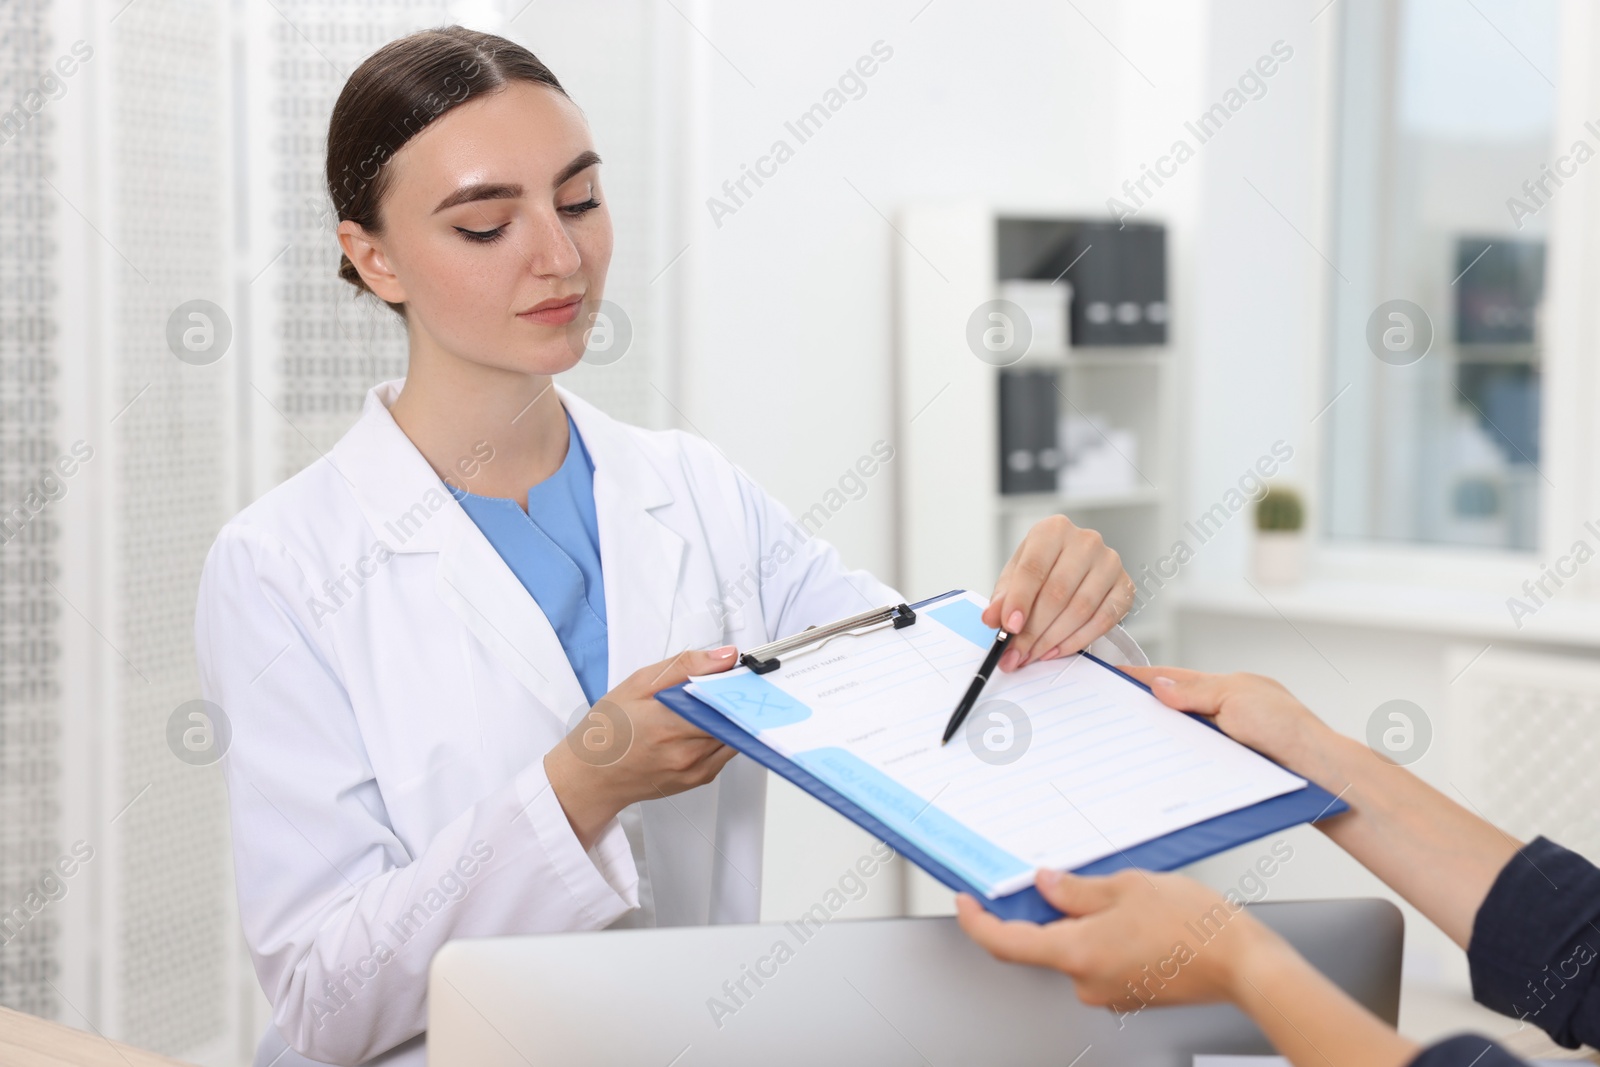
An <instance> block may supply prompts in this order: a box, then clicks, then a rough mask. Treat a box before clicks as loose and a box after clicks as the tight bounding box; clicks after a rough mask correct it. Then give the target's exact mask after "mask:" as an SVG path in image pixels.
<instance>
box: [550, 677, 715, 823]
mask: <svg viewBox="0 0 1600 1067" xmlns="http://www.w3.org/2000/svg"><path fill="white" fill-rule="evenodd" d="M734 652H735V650H734V647H733V646H732V645H724V646H723V647H722V648H716V649H711V650H709V651H689V652H682V653H679V654H678V655H676V656H674V657H673V658H671V659H669V660H663V661H662V662H660V663H656V664H652V665H651V666H649V667H643V668H641V669H639V670H637V671H635V672H633V674H631V675H629V676H628V677H627V678H626V679H624V680H623V681H622V683H621V684H619V685H618V686H617V687H616V688H615V689H613V690H611V692H609V693H607V694H606V695H605V696H603V697H601V698H600V699H599V700H597V701H596V702H595V704H594V706H593V707H592V708H590V709H589V711H588V713H587V714H586V715H585V716H584V717H583V718H582V719H581V720H579V722H578V724H577V725H576V726H575V727H573V729H572V731H571V732H570V733H569V734H567V736H566V739H565V741H564V742H563V743H562V744H559V745H557V746H556V747H555V748H553V749H551V750H550V751H549V752H548V753H546V755H545V757H544V767H545V774H546V775H547V776H548V778H549V779H550V788H551V789H552V790H554V791H555V794H556V798H557V799H558V800H560V801H561V808H562V810H563V811H565V812H566V813H567V821H568V822H570V823H571V824H572V829H573V832H574V833H576V834H577V835H578V841H579V842H580V843H581V844H582V845H583V847H584V848H585V849H588V848H590V847H591V846H592V845H593V844H594V843H595V841H597V840H599V838H600V835H601V834H602V833H603V832H604V831H605V828H606V825H607V824H608V823H610V822H611V820H612V819H614V818H615V817H616V815H617V813H618V812H620V811H621V810H622V809H623V808H625V807H627V806H628V805H629V804H634V803H637V802H638V801H641V800H652V799H654V798H656V797H665V796H671V795H672V794H674V793H682V792H683V791H685V790H687V789H693V788H694V787H696V786H700V785H705V784H706V783H707V782H709V781H711V780H712V779H713V778H715V777H716V776H717V773H718V772H719V771H721V770H722V768H723V766H724V765H726V764H727V762H728V761H729V760H731V759H732V758H733V757H734V756H735V755H737V754H738V753H737V751H736V750H734V749H732V748H729V747H728V746H727V745H724V744H723V743H722V742H720V741H718V740H717V739H716V738H714V737H712V736H711V735H710V734H708V733H706V732H705V731H703V730H700V729H698V728H697V727H695V726H693V725H691V724H690V723H689V722H688V720H686V719H684V718H683V717H681V716H680V715H678V714H677V713H676V712H674V711H672V710H671V709H670V708H668V707H667V706H666V705H664V704H662V703H661V702H660V701H658V700H656V698H655V696H656V694H657V693H659V692H660V691H661V690H663V689H667V688H670V687H671V686H674V685H678V684H680V683H682V682H685V681H687V680H688V679H689V676H690V675H692V674H717V673H720V672H722V671H725V670H727V669H728V668H729V667H731V666H733V664H734V662H735V658H734Z"/></svg>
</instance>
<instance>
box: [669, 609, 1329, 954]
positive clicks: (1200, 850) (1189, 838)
mask: <svg viewBox="0 0 1600 1067" xmlns="http://www.w3.org/2000/svg"><path fill="white" fill-rule="evenodd" d="M953 592H959V590H952V593H953ZM950 595H951V593H944V594H942V595H940V596H936V597H929V598H928V599H927V600H921V601H918V602H917V603H915V604H913V605H911V607H912V608H913V609H916V608H921V607H924V606H925V605H928V604H932V603H934V602H936V601H939V600H943V599H944V598H945V597H948V596H950ZM913 625H914V624H913ZM1084 655H1086V656H1088V657H1089V658H1090V659H1092V660H1094V661H1095V662H1096V663H1100V664H1102V665H1103V666H1105V667H1108V668H1110V669H1111V670H1112V671H1115V672H1116V673H1117V674H1118V675H1119V676H1120V677H1122V678H1126V679H1127V681H1128V684H1129V685H1136V686H1138V687H1139V688H1140V689H1143V690H1144V691H1145V692H1147V693H1148V692H1150V687H1149V686H1147V685H1145V684H1144V683H1143V682H1140V681H1138V680H1137V679H1135V678H1132V677H1130V676H1128V675H1126V674H1123V673H1122V672H1121V671H1118V670H1117V669H1116V668H1115V667H1112V666H1111V665H1110V664H1109V663H1106V662H1105V661H1104V660H1102V659H1100V658H1099V657H1098V656H1095V655H1093V654H1092V653H1087V652H1086V653H1084ZM656 699H657V700H659V701H661V703H663V704H665V705H666V706H667V707H669V708H671V709H672V710H673V711H675V712H677V713H678V714H679V715H681V716H683V717H684V718H685V719H687V720H688V721H690V722H692V723H693V724H694V725H696V726H698V727H699V728H700V729H702V730H704V731H705V732H706V733H708V734H710V735H711V736H712V737H715V738H716V739H717V740H719V741H721V742H722V743H723V744H725V745H727V746H729V747H730V748H734V749H737V750H738V751H740V752H742V753H744V754H745V755H747V756H749V757H750V758H751V759H753V760H755V761H756V762H757V763H759V764H761V765H762V766H764V767H766V768H768V769H769V770H772V771H775V772H776V773H778V774H780V775H782V776H783V777H784V778H787V779H788V780H789V781H791V782H793V783H794V784H795V785H797V786H799V787H800V788H801V789H804V790H805V791H806V792H807V793H810V794H811V795H812V796H814V797H816V798H817V799H818V800H820V801H822V802H823V803H824V804H826V805H828V807H830V808H832V809H833V810H834V811H837V812H838V813H839V814H840V815H843V816H844V817H845V818H847V819H849V820H850V821H851V822H853V823H855V824H856V825H857V826H859V827H861V828H862V829H863V830H865V831H867V833H869V834H872V835H873V836H874V837H876V838H878V839H879V840H881V841H883V842H885V843H886V844H888V845H889V846H890V847H891V848H893V849H894V850H895V851H896V852H898V853H900V854H901V855H902V856H904V857H905V858H906V859H908V860H910V861H911V862H912V863H915V864H916V865H917V866H918V867H921V868H922V869H923V870H924V871H927V872H928V874H930V875H932V876H933V877H934V878H935V879H937V880H938V881H939V882H940V883H941V884H942V885H944V886H947V887H948V888H950V889H952V890H955V891H956V892H961V893H968V894H970V895H971V896H973V897H974V898H976V899H977V901H978V902H979V903H980V904H982V905H983V906H984V907H985V908H987V909H989V910H990V911H991V912H993V913H994V914H996V915H998V916H1000V918H1002V919H1027V920H1029V921H1031V922H1038V923H1043V922H1052V921H1054V920H1056V919H1059V918H1061V917H1062V916H1061V912H1059V911H1057V910H1056V909H1055V908H1054V907H1052V906H1051V905H1050V904H1049V903H1048V902H1047V901H1046V900H1045V899H1044V898H1043V897H1042V896H1040V895H1039V891H1038V890H1037V889H1035V888H1034V887H1033V886H1029V887H1028V888H1026V889H1021V890H1018V891H1017V892H1015V893H1011V894H1008V895H1007V896H1003V897H996V898H995V899H993V900H990V899H988V898H987V897H985V896H984V895H983V893H982V892H981V891H980V890H979V889H978V888H977V887H976V886H974V885H972V884H971V883H969V882H967V881H966V880H965V879H963V878H961V877H960V876H959V875H957V874H955V873H954V872H953V871H951V870H950V869H949V868H948V867H946V866H944V865H943V864H942V863H940V862H939V861H938V860H936V859H934V858H933V857H931V856H929V855H928V854H927V853H925V852H923V851H922V850H921V849H919V848H917V846H916V845H914V844H912V843H911V842H910V841H908V840H906V839H905V838H904V837H902V836H901V835H899V834H897V833H895V832H894V831H893V830H891V829H889V828H888V827H887V826H885V825H884V824H883V823H881V822H879V821H878V819H877V818H876V817H875V816H873V814H872V813H871V812H869V811H867V810H865V809H864V808H862V807H860V806H859V805H857V804H855V803H854V802H853V801H851V800H849V799H847V798H845V797H844V796H841V795H840V794H839V793H838V792H836V791H835V790H834V789H833V788H832V787H830V786H829V785H828V784H827V783H825V782H823V781H822V780H821V779H819V778H817V777H815V776H814V775H812V774H811V773H810V772H809V771H807V770H805V769H804V768H802V767H801V766H800V765H799V764H796V763H794V762H792V761H791V760H789V759H788V758H787V757H785V756H781V755H779V754H778V753H777V752H775V751H773V750H772V749H771V748H769V747H767V746H766V745H764V744H762V743H761V742H760V741H758V740H757V739H756V738H755V736H754V735H752V734H750V733H748V732H747V731H746V730H745V729H744V728H743V727H741V726H739V725H738V724H737V723H735V722H734V721H733V720H731V719H729V718H728V717H727V716H725V715H723V714H722V712H720V711H718V710H717V709H716V708H713V707H712V706H711V705H709V704H707V703H705V702H704V701H702V700H699V699H697V698H695V697H693V696H691V695H690V694H689V693H688V692H687V691H685V689H684V687H683V686H682V685H677V686H673V687H672V688H670V689H664V690H662V691H661V692H660V693H658V694H656ZM1185 714H1189V715H1191V717H1193V718H1196V719H1199V720H1200V721H1201V722H1203V723H1205V724H1206V725H1207V726H1209V727H1211V728H1212V729H1213V730H1215V729H1217V726H1216V724H1215V723H1213V722H1211V721H1210V720H1209V719H1208V718H1206V717H1205V716H1204V715H1195V714H1194V713H1192V712H1187V713H1185ZM1349 807H1350V806H1349V805H1348V804H1346V803H1345V802H1344V801H1342V800H1340V799H1339V798H1338V797H1336V796H1334V795H1333V794H1332V793H1329V792H1328V791H1327V790H1326V789H1323V788H1322V787H1321V786H1318V785H1315V784H1312V783H1310V782H1308V783H1306V787H1305V788H1304V789H1297V790H1296V791H1294V792H1293V793H1285V794H1284V795H1283V796H1278V797H1272V798H1270V799H1268V800H1263V801H1261V802H1260V803H1259V804H1252V805H1251V806H1250V807H1247V808H1240V809H1239V810H1238V811H1233V812H1229V813H1228V814H1226V815H1218V816H1217V817H1216V818H1214V819H1207V820H1206V821H1204V822H1200V823H1196V824H1195V825H1193V826H1189V827H1185V828H1184V829H1182V830H1178V831H1176V832H1174V833H1170V834H1167V835H1166V836H1165V837H1158V838H1156V839H1155V840H1153V841H1146V842H1145V843H1144V844H1141V845H1134V846H1133V847H1132V848H1128V849H1124V850H1122V851H1120V852H1118V853H1117V854H1116V855H1114V856H1107V857H1105V858H1104V859H1099V860H1095V861H1094V862H1093V863H1089V864H1085V865H1084V866H1082V867H1079V868H1077V869H1076V870H1075V871H1074V872H1073V873H1074V874H1110V873H1112V872H1113V871H1120V870H1123V869H1125V868H1128V867H1140V868H1143V869H1145V870H1151V871H1170V870H1172V869H1174V868H1177V867H1182V866H1185V865H1187V864H1190V863H1194V862H1195V861H1197V860H1202V859H1205V858H1206V857H1207V856H1213V855H1216V854H1217V853H1218V852H1225V851H1227V850H1228V849H1230V848H1234V847H1236V846H1238V845H1243V844H1247V843H1249V842H1251V841H1255V840H1257V839H1259V838H1262V837H1266V836H1267V835H1268V834H1272V833H1276V832H1277V831H1279V830H1286V829H1288V828H1289V827H1291V826H1298V825H1300V824H1301V823H1314V822H1318V821H1319V820H1322V819H1325V818H1328V817H1329V816H1332V815H1337V814H1339V813H1340V812H1343V811H1347V810H1349Z"/></svg>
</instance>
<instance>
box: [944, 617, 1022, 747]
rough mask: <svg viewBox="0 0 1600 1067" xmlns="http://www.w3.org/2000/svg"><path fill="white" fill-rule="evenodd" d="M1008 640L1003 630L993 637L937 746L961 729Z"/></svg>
mask: <svg viewBox="0 0 1600 1067" xmlns="http://www.w3.org/2000/svg"><path fill="white" fill-rule="evenodd" d="M1009 640H1011V635H1010V634H1008V633H1006V632H1005V631H1004V630H1001V631H1000V632H999V633H998V634H996V635H995V639H994V644H993V645H991V646H990V647H989V654H988V655H987V656H985V657H983V663H982V664H981V665H979V667H978V673H977V674H976V675H974V676H973V678H972V684H971V685H969V686H967V695H966V696H964V697H962V698H961V703H959V704H957V705H956V710H955V714H954V715H951V716H950V725H948V726H946V727H945V728H944V740H943V741H940V742H939V744H941V745H948V744H949V743H950V739H951V738H952V737H954V736H955V735H956V731H957V730H959V729H961V724H962V723H963V722H965V721H966V719H967V713H968V712H969V711H971V710H972V705H974V704H976V703H977V702H978V694H979V693H981V692H983V687H984V683H986V682H988V680H989V674H990V672H991V671H993V670H994V665H995V664H996V663H999V662H1000V653H1002V652H1004V651H1005V650H1006V642H1007V641H1009Z"/></svg>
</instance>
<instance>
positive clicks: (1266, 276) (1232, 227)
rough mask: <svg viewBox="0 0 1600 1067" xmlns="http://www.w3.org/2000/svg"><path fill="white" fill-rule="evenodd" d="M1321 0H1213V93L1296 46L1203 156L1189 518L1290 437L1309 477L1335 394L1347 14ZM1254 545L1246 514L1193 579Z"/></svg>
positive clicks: (1194, 568)
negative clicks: (1327, 98)
mask: <svg viewBox="0 0 1600 1067" xmlns="http://www.w3.org/2000/svg"><path fill="white" fill-rule="evenodd" d="M1320 6H1321V5H1320V4H1318V5H1307V4H1282V3H1272V2H1270V0H1226V2H1217V3H1213V4H1211V5H1210V12H1209V16H1208V18H1209V29H1208V38H1209V40H1210V42H1211V47H1210V50H1209V51H1210V54H1209V56H1208V57H1207V60H1206V74H1205V90H1204V95H1205V99H1206V100H1207V101H1208V103H1209V102H1210V101H1214V100H1217V99H1220V97H1221V96H1222V94H1223V92H1224V91H1225V90H1226V89H1227V88H1228V87H1229V86H1231V85H1233V84H1235V82H1236V81H1237V79H1238V78H1239V76H1240V74H1241V72H1243V71H1244V70H1245V69H1246V68H1247V67H1249V66H1250V65H1251V64H1253V63H1254V62H1255V61H1256V60H1257V59H1258V58H1259V57H1260V56H1262V55H1263V54H1266V53H1268V52H1269V50H1270V49H1271V46H1272V44H1273V42H1274V41H1278V40H1282V41H1284V42H1285V43H1286V44H1287V46H1288V47H1290V48H1292V49H1293V50H1294V54H1293V57H1292V58H1291V59H1289V60H1288V61H1287V62H1285V63H1283V64H1282V65H1281V67H1280V68H1279V69H1278V71H1277V73H1276V74H1274V75H1273V76H1272V77H1271V78H1270V79H1269V80H1268V82H1267V84H1268V90H1267V93H1266V95H1265V96H1263V97H1262V98H1261V99H1259V100H1253V101H1251V102H1250V103H1248V104H1247V105H1246V106H1245V107H1244V108H1243V109H1241V110H1240V111H1239V113H1238V114H1236V115H1234V116H1233V117H1232V118H1231V119H1230V120H1229V121H1228V122H1227V123H1226V124H1225V125H1224V127H1223V129H1222V130H1221V131H1220V132H1219V133H1218V134H1217V135H1216V136H1215V137H1214V138H1213V139H1212V140H1210V141H1209V142H1207V143H1206V144H1205V145H1204V147H1203V149H1202V154H1201V158H1200V159H1199V160H1198V162H1200V163H1201V164H1203V166H1204V168H1205V173H1204V190H1203V192H1202V194H1201V204H1200V211H1199V221H1198V226H1197V231H1198V232H1197V234H1196V237H1195V246H1196V247H1195V266H1196V276H1195V278H1194V287H1195V301H1194V308H1195V325H1194V331H1195V332H1194V353H1193V357H1192V359H1191V363H1190V367H1191V372H1192V381H1191V384H1192V389H1191V390H1190V391H1189V393H1188V396H1189V402H1188V409H1189V410H1188V419H1189V427H1188V442H1189V450H1188V454H1189V466H1188V472H1187V475H1188V476H1187V479H1186V481H1187V486H1186V490H1187V499H1188V505H1187V507H1186V508H1184V509H1183V514H1184V515H1185V516H1186V517H1190V518H1192V517H1193V516H1195V515H1197V514H1199V513H1200V512H1202V511H1204V510H1205V509H1206V508H1208V507H1210V506H1211V505H1212V504H1214V503H1216V502H1217V501H1218V500H1219V499H1220V498H1221V496H1222V494H1223V492H1224V491H1225V490H1227V489H1228V488H1229V487H1230V486H1234V485H1236V484H1237V482H1238V479H1239V476H1240V475H1241V473H1243V472H1244V471H1245V470H1246V469H1248V468H1249V467H1250V466H1251V464H1253V463H1254V462H1255V461H1256V460H1257V459H1258V458H1259V457H1260V456H1262V455H1263V454H1265V453H1267V452H1268V451H1269V450H1270V448H1271V446H1272V444H1273V443H1274V442H1275V441H1278V440H1282V441H1284V442H1286V443H1287V444H1288V445H1289V446H1290V447H1292V448H1293V449H1294V450H1295V453H1296V458H1295V460H1294V461H1293V462H1292V463H1291V464H1290V465H1289V466H1288V467H1287V468H1285V470H1284V472H1283V474H1282V475H1281V477H1283V478H1284V480H1287V481H1290V482H1298V483H1299V484H1301V485H1306V484H1308V483H1309V481H1310V473H1311V472H1310V471H1309V469H1308V465H1307V463H1306V462H1305V460H1306V458H1308V456H1309V453H1311V452H1312V451H1313V446H1314V443H1315V437H1316V434H1317V432H1318V431H1319V430H1320V429H1321V428H1322V423H1321V421H1319V422H1318V423H1317V424H1316V425H1313V424H1312V423H1311V419H1312V417H1313V416H1315V415H1316V414H1317V411H1318V409H1319V408H1321V407H1322V405H1323V404H1325V403H1326V402H1327V399H1328V397H1327V396H1324V395H1323V393H1324V392H1325V390H1324V389H1323V388H1322V381H1321V375H1320V357H1321V344H1322V335H1321V329H1320V323H1321V319H1320V314H1321V299H1320V297H1321V290H1322V288H1323V287H1324V286H1325V285H1327V284H1329V283H1328V281H1327V278H1328V277H1329V268H1328V265H1327V263H1325V262H1324V260H1323V258H1322V256H1330V257H1331V256H1332V250H1331V249H1330V248H1329V247H1328V245H1329V242H1328V240H1327V239H1326V237H1325V236H1324V235H1323V233H1322V229H1323V223H1322V203H1321V198H1322V196H1323V192H1324V188H1325V185H1326V180H1325V170H1326V166H1327V164H1326V160H1325V159H1324V156H1323V151H1322V149H1323V141H1324V139H1325V132H1326V130H1325V125H1324V123H1323V122H1322V116H1321V105H1320V102H1319V90H1320V86H1321V84H1322V79H1323V77H1324V71H1323V64H1324V63H1325V62H1326V58H1325V56H1324V46H1325V41H1324V40H1323V37H1322V35H1324V34H1329V33H1331V32H1332V31H1333V29H1334V28H1335V21H1334V20H1335V17H1336V12H1334V11H1328V12H1324V13H1323V14H1322V15H1321V16H1319V17H1318V18H1317V20H1316V21H1315V22H1311V21H1309V16H1310V14H1312V13H1313V12H1315V10H1316V8H1317V7H1320ZM1252 185H1253V186H1254V188H1253V189H1252ZM1297 231H1298V232H1297ZM1308 242H1309V243H1308ZM1312 245H1315V246H1316V247H1315V248H1313V247H1312ZM1319 251H1320V254H1319ZM1249 545H1250V529H1249V516H1248V515H1246V514H1244V513H1243V512H1241V513H1240V514H1239V515H1237V516H1235V517H1234V519H1233V521H1232V522H1230V523H1229V524H1227V525H1226V526H1225V527H1224V528H1223V530H1222V531H1221V532H1220V533H1219V534H1218V535H1217V536H1216V537H1215V538H1214V539H1213V540H1211V541H1209V542H1208V543H1206V544H1205V545H1204V546H1203V547H1202V548H1201V549H1200V550H1199V551H1198V553H1197V554H1196V558H1195V560H1194V561H1193V563H1191V564H1190V565H1189V567H1188V571H1187V576H1189V577H1199V578H1238V577H1239V576H1240V575H1242V574H1244V573H1245V565H1246V559H1247V556H1248V552H1249Z"/></svg>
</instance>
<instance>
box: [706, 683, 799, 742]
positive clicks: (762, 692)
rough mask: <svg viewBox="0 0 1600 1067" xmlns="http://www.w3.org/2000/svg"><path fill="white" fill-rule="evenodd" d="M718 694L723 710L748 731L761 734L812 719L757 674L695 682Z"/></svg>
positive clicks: (797, 702)
mask: <svg viewBox="0 0 1600 1067" xmlns="http://www.w3.org/2000/svg"><path fill="white" fill-rule="evenodd" d="M696 684H697V685H699V686H702V687H704V689H705V690H706V691H707V694H708V695H709V694H712V693H714V694H716V698H717V700H719V701H721V702H723V704H724V705H725V707H724V710H725V711H726V712H727V713H728V715H729V716H730V717H732V718H733V719H734V720H735V721H737V722H738V723H739V724H740V725H741V726H743V727H744V728H745V729H746V730H749V731H750V732H751V733H759V732H760V731H762V730H773V729H776V728H777V727H779V726H788V725H790V724H791V723H797V722H801V721H803V720H805V719H809V718H810V717H811V709H810V708H809V707H807V706H806V705H805V704H802V703H800V702H799V701H798V700H796V699H795V698H794V697H792V696H790V695H789V694H788V693H785V692H784V691H783V690H782V689H779V688H778V687H777V686H775V685H773V684H772V683H771V682H769V681H767V680H766V679H765V678H763V677H761V675H759V674H756V673H755V672H753V671H752V672H750V673H748V674H733V675H724V676H722V677H720V678H707V679H706V680H705V681H703V682H698V683H696Z"/></svg>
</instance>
